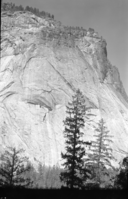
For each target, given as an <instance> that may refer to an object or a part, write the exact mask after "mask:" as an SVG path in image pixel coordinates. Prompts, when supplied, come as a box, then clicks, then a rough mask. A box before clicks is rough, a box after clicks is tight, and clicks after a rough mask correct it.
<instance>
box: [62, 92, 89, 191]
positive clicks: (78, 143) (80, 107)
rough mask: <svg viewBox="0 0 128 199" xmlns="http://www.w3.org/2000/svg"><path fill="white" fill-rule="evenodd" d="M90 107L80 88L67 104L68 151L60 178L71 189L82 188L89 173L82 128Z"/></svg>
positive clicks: (63, 155) (66, 135) (66, 132)
mask: <svg viewBox="0 0 128 199" xmlns="http://www.w3.org/2000/svg"><path fill="white" fill-rule="evenodd" d="M89 109H90V108H89V107H86V105H85V99H84V96H83V94H82V93H81V91H80V90H79V89H78V90H77V91H76V94H75V95H74V96H73V100H72V103H68V106H67V111H66V113H67V117H66V119H65V121H64V125H65V130H64V137H65V138H66V152H65V153H62V154H61V155H62V159H64V160H65V161H64V163H63V166H64V171H63V172H62V173H61V175H60V179H61V181H63V182H64V183H66V185H67V187H69V188H71V189H73V188H82V186H83V184H84V179H83V178H84V177H85V176H86V174H87V170H85V166H84V160H83V157H84V156H85V147H84V144H85V142H84V141H83V140H82V139H81V138H82V136H83V134H84V133H83V132H82V131H81V130H82V128H83V127H84V123H85V121H84V118H85V117H86V118H87V119H89V118H88V116H89V115H90V114H89V113H88V110H89Z"/></svg>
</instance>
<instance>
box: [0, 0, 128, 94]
mask: <svg viewBox="0 0 128 199" xmlns="http://www.w3.org/2000/svg"><path fill="white" fill-rule="evenodd" d="M3 2H12V3H15V4H16V5H23V6H26V5H28V6H31V7H35V8H39V10H40V11H46V12H49V13H50V14H53V15H54V17H55V19H56V20H57V21H60V22H62V24H63V25H69V26H80V27H84V28H85V29H88V28H89V27H90V28H94V30H95V31H96V32H98V33H99V35H100V36H102V37H103V38H104V39H105V40H106V41H107V51H108V59H109V61H110V62H111V64H112V65H114V66H116V67H117V68H118V69H119V72H120V76H121V80H122V82H123V85H124V88H125V91H126V92H127V94H128V0H3Z"/></svg>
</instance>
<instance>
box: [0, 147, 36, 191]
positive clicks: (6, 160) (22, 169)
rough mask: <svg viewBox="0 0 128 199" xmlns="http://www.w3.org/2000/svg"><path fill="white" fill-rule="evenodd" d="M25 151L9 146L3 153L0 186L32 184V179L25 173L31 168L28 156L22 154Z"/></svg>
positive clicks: (0, 166)
mask: <svg viewBox="0 0 128 199" xmlns="http://www.w3.org/2000/svg"><path fill="white" fill-rule="evenodd" d="M23 152H24V150H22V149H20V150H17V149H16V148H13V147H8V149H7V150H6V151H5V152H4V154H2V155H1V158H0V160H1V164H0V186H6V187H28V186H30V185H32V181H31V179H30V178H26V177H25V173H26V172H27V171H29V170H30V167H29V166H27V163H28V158H27V157H23V156H22V154H23ZM25 164H26V166H25Z"/></svg>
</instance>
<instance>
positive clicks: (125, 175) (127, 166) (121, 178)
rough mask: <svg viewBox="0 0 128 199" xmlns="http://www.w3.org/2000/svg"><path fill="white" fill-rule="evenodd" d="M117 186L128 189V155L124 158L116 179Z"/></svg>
mask: <svg viewBox="0 0 128 199" xmlns="http://www.w3.org/2000/svg"><path fill="white" fill-rule="evenodd" d="M115 187H116V188H120V189H128V156H127V157H125V158H124V159H123V162H122V165H121V168H120V172H119V174H118V175H117V177H116V180H115Z"/></svg>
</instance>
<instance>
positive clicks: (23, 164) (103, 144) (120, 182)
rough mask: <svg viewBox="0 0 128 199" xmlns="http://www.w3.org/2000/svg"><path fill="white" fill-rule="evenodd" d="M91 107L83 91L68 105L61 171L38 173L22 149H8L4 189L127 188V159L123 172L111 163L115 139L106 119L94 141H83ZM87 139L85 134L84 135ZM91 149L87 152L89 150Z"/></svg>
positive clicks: (1, 170) (0, 173) (1, 163)
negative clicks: (106, 123)
mask: <svg viewBox="0 0 128 199" xmlns="http://www.w3.org/2000/svg"><path fill="white" fill-rule="evenodd" d="M91 109H92V108H91V107H87V106H86V101H85V98H84V96H83V94H82V93H81V91H80V90H77V91H76V93H75V95H74V96H73V99H72V102H69V103H68V105H67V110H66V114H67V116H66V118H65V120H64V126H65V129H64V137H65V152H63V153H62V154H61V156H62V160H63V163H62V166H63V167H62V168H60V167H59V166H54V167H47V166H45V165H42V164H41V163H40V164H39V166H38V169H37V170H35V169H34V167H33V166H32V164H30V163H29V161H28V158H27V157H26V156H24V155H23V152H24V151H23V150H22V149H16V148H15V147H8V149H7V150H5V152H4V153H3V154H2V155H1V158H0V186H1V187H29V188H45V189H46V188H49V189H50V188H58V189H59V188H61V187H62V188H64V187H67V188H69V189H87V190H88V189H94V188H98V189H106V188H110V189H112V188H120V189H122V188H127V186H128V157H126V158H124V159H123V162H122V166H121V167H120V169H115V168H114V167H113V166H112V164H111V161H112V160H115V158H114V157H113V155H112V148H111V143H112V137H111V135H110V133H109V131H108V129H107V127H106V125H105V122H104V120H103V118H101V120H100V121H99V123H98V124H97V125H96V126H95V127H94V128H95V134H94V139H93V140H92V141H91V142H89V141H84V139H83V135H84V134H85V132H84V130H83V129H84V126H85V125H87V124H88V123H89V124H91V117H95V115H94V114H92V113H91ZM85 135H86V134H85ZM87 146H88V149H87V148H86V147H87Z"/></svg>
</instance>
